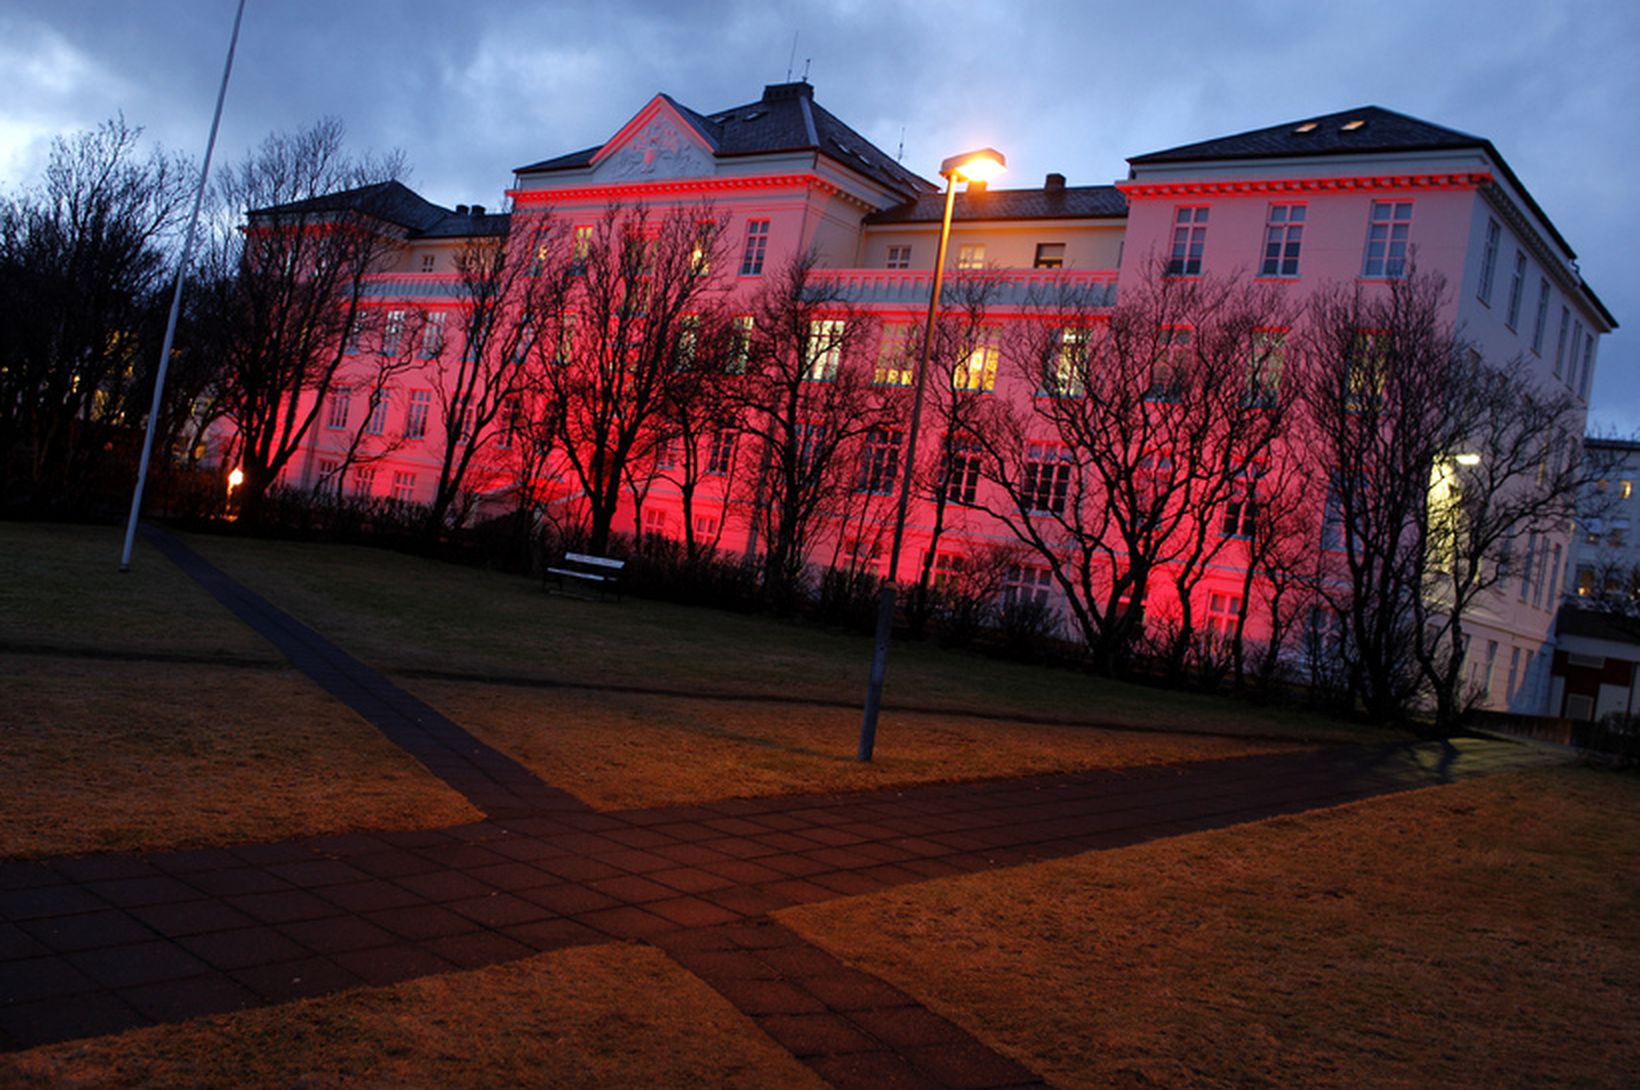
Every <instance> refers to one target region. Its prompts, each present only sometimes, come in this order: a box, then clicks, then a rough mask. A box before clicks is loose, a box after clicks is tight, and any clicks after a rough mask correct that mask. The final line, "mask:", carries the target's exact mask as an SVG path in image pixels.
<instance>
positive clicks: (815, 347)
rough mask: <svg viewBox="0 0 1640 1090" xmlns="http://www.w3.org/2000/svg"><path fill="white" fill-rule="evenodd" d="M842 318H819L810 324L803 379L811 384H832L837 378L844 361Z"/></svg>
mask: <svg viewBox="0 0 1640 1090" xmlns="http://www.w3.org/2000/svg"><path fill="white" fill-rule="evenodd" d="M846 324H847V323H845V322H844V321H843V320H842V319H840V318H819V319H816V320H815V321H812V322H810V323H809V341H808V344H807V345H806V346H805V349H804V353H803V355H804V357H805V358H804V361H803V377H804V378H805V379H807V380H808V381H810V382H830V381H832V380H833V379H835V378H836V377H837V367H838V365H839V364H840V363H841V362H842V359H843V330H844V327H845V325H846Z"/></svg>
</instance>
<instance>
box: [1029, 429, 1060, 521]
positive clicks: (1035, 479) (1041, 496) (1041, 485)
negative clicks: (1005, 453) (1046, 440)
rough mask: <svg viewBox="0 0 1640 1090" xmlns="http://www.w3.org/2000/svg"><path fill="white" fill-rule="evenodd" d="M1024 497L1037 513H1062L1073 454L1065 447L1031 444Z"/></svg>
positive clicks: (1031, 508)
mask: <svg viewBox="0 0 1640 1090" xmlns="http://www.w3.org/2000/svg"><path fill="white" fill-rule="evenodd" d="M1022 484H1023V486H1024V488H1023V496H1022V498H1023V499H1024V501H1025V509H1026V510H1027V511H1030V512H1032V513H1034V514H1049V515H1062V514H1064V513H1065V497H1066V494H1067V493H1068V492H1069V491H1070V486H1071V455H1070V451H1068V450H1066V449H1065V448H1064V447H1057V446H1049V445H1047V444H1032V445H1031V447H1030V448H1029V449H1028V450H1027V451H1026V460H1025V476H1024V479H1023V481H1022Z"/></svg>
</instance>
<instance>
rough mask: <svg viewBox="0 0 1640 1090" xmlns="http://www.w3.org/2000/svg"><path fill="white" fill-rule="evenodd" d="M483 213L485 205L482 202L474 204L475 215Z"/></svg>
mask: <svg viewBox="0 0 1640 1090" xmlns="http://www.w3.org/2000/svg"><path fill="white" fill-rule="evenodd" d="M483 214H484V206H483V205H482V204H475V205H473V215H475V216H482V215H483Z"/></svg>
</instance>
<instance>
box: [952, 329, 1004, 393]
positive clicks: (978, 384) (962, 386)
mask: <svg viewBox="0 0 1640 1090" xmlns="http://www.w3.org/2000/svg"><path fill="white" fill-rule="evenodd" d="M992 336H993V334H992V332H991V331H990V330H984V331H981V332H980V335H979V341H978V342H977V343H976V344H975V345H974V346H973V348H971V349H969V351H968V355H967V356H966V357H965V358H964V359H963V360H962V362H960V363H958V364H957V366H956V367H955V368H953V369H952V371H951V388H952V389H953V390H964V391H966V392H968V393H971V394H988V393H990V392H991V391H992V390H994V389H995V388H996V384H997V358H998V350H997V346H996V344H995V342H994V341H993V340H992Z"/></svg>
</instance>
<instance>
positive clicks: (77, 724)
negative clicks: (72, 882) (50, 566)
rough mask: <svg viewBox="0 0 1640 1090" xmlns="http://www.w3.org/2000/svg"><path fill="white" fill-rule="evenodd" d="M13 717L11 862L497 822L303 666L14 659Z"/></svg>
mask: <svg viewBox="0 0 1640 1090" xmlns="http://www.w3.org/2000/svg"><path fill="white" fill-rule="evenodd" d="M155 560H156V561H159V558H155ZM0 707H5V708H6V709H7V712H6V717H5V718H6V729H5V730H4V731H3V732H0V783H3V784H5V804H4V805H3V806H0V857H12V858H16V857H23V856H47V855H70V854H77V853H82V852H99V851H130V850H153V849H157V848H183V847H198V846H203V845H207V844H237V843H244V842H246V841H259V840H274V839H279V838H283V837H290V836H304V835H309V834H317V833H330V832H345V831H349V830H353V829H360V828H366V829H403V828H432V827H439V826H446V825H454V824H460V823H464V822H469V821H477V820H480V819H481V817H482V815H481V814H479V813H478V811H477V810H475V809H473V807H472V806H470V805H469V804H468V803H467V801H466V799H464V798H462V797H461V796H460V795H459V794H457V793H456V792H454V791H452V790H451V789H450V788H448V787H446V786H445V785H444V784H443V783H442V782H441V781H439V780H438V779H436V778H434V777H433V776H432V775H431V774H430V773H428V772H427V771H426V770H425V769H423V768H422V766H421V765H420V764H418V763H417V762H416V761H414V760H413V759H412V758H410V757H408V756H406V755H405V754H404V753H403V752H402V751H401V750H399V749H398V748H397V747H395V746H393V745H392V744H391V743H389V742H388V741H387V740H386V739H385V738H383V737H382V736H381V735H380V734H379V733H378V732H377V731H376V729H375V728H374V727H372V726H371V725H370V724H368V723H366V722H365V721H364V720H363V719H361V718H360V717H359V716H357V715H356V714H354V713H353V712H352V711H350V710H349V709H348V708H347V707H345V706H344V705H342V704H340V703H338V702H337V701H335V700H333V699H331V698H330V697H329V696H327V695H325V694H324V693H323V692H322V691H321V690H320V689H319V688H318V687H317V686H316V685H314V684H313V683H311V682H309V681H308V680H307V679H306V678H304V677H303V676H302V675H301V674H298V673H296V672H295V671H294V670H285V669H274V668H270V669H261V670H256V669H246V668H243V667H221V666H200V665H193V664H176V663H167V664H164V665H156V664H153V663H137V662H99V661H94V660H88V659H74V658H51V657H44V656H35V655H0Z"/></svg>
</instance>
